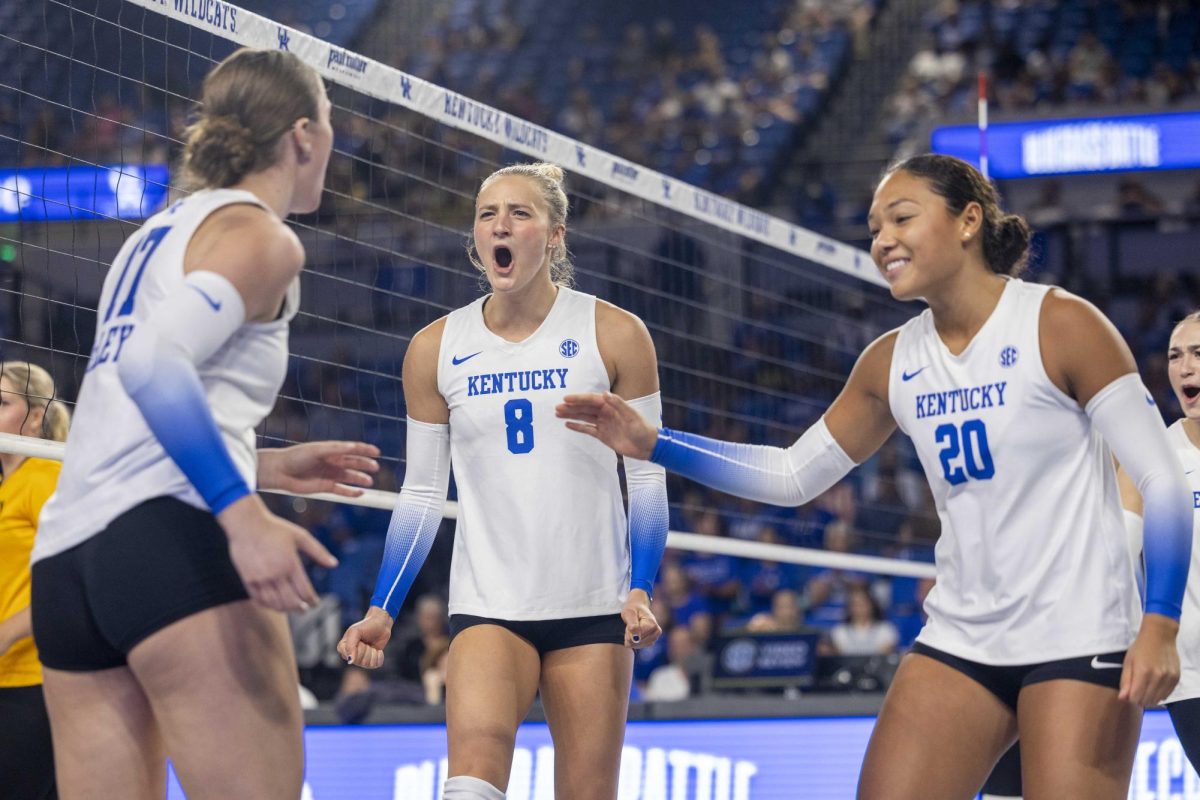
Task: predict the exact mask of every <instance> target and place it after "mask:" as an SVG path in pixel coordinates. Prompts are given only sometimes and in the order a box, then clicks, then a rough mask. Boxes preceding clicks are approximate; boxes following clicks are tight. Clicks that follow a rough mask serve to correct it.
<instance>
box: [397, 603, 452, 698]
mask: <svg viewBox="0 0 1200 800" xmlns="http://www.w3.org/2000/svg"><path fill="white" fill-rule="evenodd" d="M413 620H414V623H415V628H416V630H415V631H412V632H411V633H410V634H409V635H408V636H407V637H406V638H404V639H403V640H402V641H401V646H400V653H399V659H398V660H399V665H398V667H397V670H396V672H397V674H398V675H399V676H400V677H401V678H403V679H405V680H410V681H420V680H422V676H423V674H424V672H425V670H424V669H423V668H422V663H423V661H424V659H425V656H426V654H427V653H430V652H432V651H434V650H436V649H437V648H438V647H439V646H440V645H441V644H442V643H443V642H445V641H447V637H448V636H449V630H448V626H449V622H450V620H449V618H448V617H447V616H446V603H445V601H444V600H442V598H441V597H439V596H438V595H435V594H426V595H421V597H419V598H418V599H417V603H416V609H415V611H414V612H413Z"/></svg>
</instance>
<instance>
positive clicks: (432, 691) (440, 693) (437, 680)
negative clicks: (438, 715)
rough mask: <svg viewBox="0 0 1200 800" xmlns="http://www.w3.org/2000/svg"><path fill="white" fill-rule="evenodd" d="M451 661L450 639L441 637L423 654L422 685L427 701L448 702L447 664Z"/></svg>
mask: <svg viewBox="0 0 1200 800" xmlns="http://www.w3.org/2000/svg"><path fill="white" fill-rule="evenodd" d="M449 661H450V639H449V638H448V637H445V636H443V637H441V638H439V639H436V640H434V641H433V642H432V644H431V645H430V648H429V649H428V650H426V651H425V652H424V653H423V654H422V655H421V663H420V667H421V686H422V688H423V689H424V690H425V702H426V703H428V704H429V705H431V706H440V705H441V704H443V703H445V702H446V665H447V664H448V663H449Z"/></svg>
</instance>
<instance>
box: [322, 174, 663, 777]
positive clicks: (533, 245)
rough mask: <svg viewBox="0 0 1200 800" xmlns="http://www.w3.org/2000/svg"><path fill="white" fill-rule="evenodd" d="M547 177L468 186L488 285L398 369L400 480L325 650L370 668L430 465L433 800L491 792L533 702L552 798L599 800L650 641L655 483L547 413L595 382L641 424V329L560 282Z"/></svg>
mask: <svg viewBox="0 0 1200 800" xmlns="http://www.w3.org/2000/svg"><path fill="white" fill-rule="evenodd" d="M562 179H563V173H562V170H561V169H559V168H558V167H556V166H553V165H551V164H518V165H514V166H511V167H506V168H504V169H501V170H498V171H497V172H495V173H493V174H492V175H491V176H489V177H488V178H487V179H486V180H484V182H483V184H482V186H481V187H480V190H479V194H478V196H477V197H476V200H475V225H474V232H473V248H472V261H473V262H474V263H475V265H476V267H477V268H479V269H480V270H481V271H482V272H483V274H484V275H485V276H486V277H487V280H488V282H489V284H490V285H491V289H492V291H491V294H489V295H487V296H485V297H481V298H479V299H478V300H476V301H475V302H473V303H471V304H470V305H468V306H465V307H463V308H460V309H458V310H457V311H454V312H452V313H451V314H449V315H448V316H446V317H443V318H442V319H440V320H438V321H437V322H435V323H433V324H432V325H430V326H429V327H427V328H425V329H424V330H422V331H420V332H419V333H417V335H416V336H414V337H413V340H412V343H411V344H410V346H409V349H408V354H407V355H406V356H405V359H404V397H405V401H406V403H407V406H408V444H407V461H406V472H405V476H404V488H403V490H402V491H401V495H400V499H399V501H398V503H397V506H396V510H395V512H394V514H393V516H392V521H391V525H390V527H389V530H388V540H387V549H386V552H385V555H384V562H383V566H382V568H381V569H380V573H379V579H378V582H377V583H376V589H375V595H374V597H373V598H372V600H371V608H370V610H369V611H368V612H367V615H366V617H365V618H364V619H363V620H362V621H361V622H358V623H355V624H354V625H352V626H351V627H350V629H349V630H347V632H346V635H345V636H344V637H343V638H342V641H341V642H340V643H339V644H338V651H339V652H340V653H341V655H342V656H343V657H344V658H347V659H348V660H350V661H351V662H352V663H354V664H358V665H359V666H364V667H368V668H372V667H377V666H379V665H380V664H381V663H382V659H383V653H382V650H383V647H384V645H385V644H386V643H387V641H388V638H389V636H390V634H391V628H392V622H393V619H394V617H395V616H396V614H397V613H398V611H399V609H400V605H401V603H402V602H403V600H404V596H405V594H406V593H407V592H408V589H409V587H410V586H411V584H412V580H413V578H414V576H415V575H416V572H417V570H419V569H420V567H421V564H422V563H423V562H424V560H425V557H426V555H427V554H428V552H429V547H430V545H431V543H432V540H433V537H434V535H435V534H436V532H437V528H438V523H439V522H440V521H441V517H442V505H443V503H444V502H445V498H446V488H447V484H448V480H449V474H450V466H451V464H453V466H454V475H455V483H456V485H457V486H458V502H459V512H458V526H457V530H456V533H455V539H454V555H453V561H452V564H451V572H450V604H449V611H450V630H451V637H452V642H451V645H450V660H449V667H448V675H447V685H446V725H447V735H448V738H449V757H450V763H449V770H450V771H449V776H450V777H449V779H448V780H447V781H446V784H445V788H444V797H445V798H446V800H466V799H467V798H472V799H475V798H486V799H489V800H490V799H491V798H502V797H503V796H504V792H503V790H504V789H505V787H507V785H508V779H509V769H510V766H511V762H512V755H513V745H514V741H515V737H516V732H517V727H518V725H520V723H521V721H522V720H523V719H524V718H525V715H526V713H527V712H528V710H529V707H530V704H531V703H532V702H533V699H534V696H535V694H536V693H537V692H539V691H540V692H541V696H542V705H543V707H544V709H545V713H546V720H547V722H548V723H549V726H550V733H551V736H552V737H553V739H554V750H555V755H554V784H555V795H556V796H557V797H564V798H565V797H570V798H576V799H580V798H582V799H585V800H586V798H605V799H606V800H610V799H611V798H614V797H616V791H617V775H618V772H619V768H620V760H621V746H622V742H623V739H624V731H625V716H626V709H627V705H628V699H629V689H630V681H631V678H632V670H633V653H632V651H631V649H630V648H638V647H645V646H647V645H649V644H651V643H653V642H654V640H655V639H656V638H657V637H658V635H659V633H660V630H659V627H658V624H657V622H656V621H655V619H654V615H653V614H652V613H651V612H650V606H649V601H650V592H651V589H652V587H653V583H654V576H655V573H656V572H657V570H658V565H659V562H660V560H661V558H662V551H663V547H664V546H665V544H666V534H667V496H666V482H665V473H664V471H663V469H662V468H661V467H657V466H655V465H652V464H648V463H647V462H645V461H637V460H634V459H626V460H625V474H626V478H627V482H628V486H629V519H628V523H627V522H626V515H625V511H624V509H623V507H622V500H621V489H620V485H619V482H618V476H617V462H616V457H615V456H614V455H613V453H612V451H611V450H609V449H608V448H606V447H604V446H603V445H601V444H599V443H597V442H592V441H589V440H587V439H583V438H581V437H578V436H575V434H572V433H570V432H569V431H567V430H565V429H564V428H563V427H562V426H561V425H560V424H558V421H557V420H556V419H555V418H554V409H555V406H556V405H557V404H558V403H559V402H560V401H561V400H562V398H563V397H564V396H565V395H566V393H567V392H569V391H593V392H595V391H612V392H614V393H616V394H617V395H619V396H622V397H625V398H627V399H629V402H630V407H631V408H633V409H636V411H635V413H640V414H642V415H644V416H645V418H646V419H647V420H649V421H650V424H653V425H656V426H657V425H658V423H659V419H660V417H661V402H660V398H659V394H658V369H657V363H656V359H655V354H654V344H653V342H652V341H651V339H650V335H649V333H648V332H647V330H646V327H645V326H644V325H643V324H642V322H641V320H639V319H638V318H637V317H635V316H633V315H632V314H629V313H627V312H625V311H622V310H620V309H618V308H616V307H615V306H612V305H610V304H608V303H605V302H603V301H600V300H597V299H596V298H594V297H592V296H590V295H586V294H582V293H580V292H577V291H574V290H572V289H570V288H569V286H568V283H569V278H570V269H571V265H570V262H569V261H568V260H567V250H566V238H565V237H566V220H567V197H566V194H565V193H564V191H563V188H562Z"/></svg>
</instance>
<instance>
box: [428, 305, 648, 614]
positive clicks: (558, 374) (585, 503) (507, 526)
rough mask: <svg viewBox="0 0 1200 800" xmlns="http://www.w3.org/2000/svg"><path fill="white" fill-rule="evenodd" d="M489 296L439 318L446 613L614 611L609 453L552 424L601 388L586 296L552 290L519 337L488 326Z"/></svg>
mask: <svg viewBox="0 0 1200 800" xmlns="http://www.w3.org/2000/svg"><path fill="white" fill-rule="evenodd" d="M486 299H487V298H480V299H479V300H476V301H475V302H474V303H471V304H470V305H469V306H465V307H463V308H460V309H458V310H456V311H454V312H452V313H451V314H450V315H449V316H448V317H447V318H446V326H445V329H444V330H443V332H442V343H441V349H440V352H439V355H438V391H439V392H440V393H441V395H442V397H444V398H445V399H446V404H447V405H448V406H449V408H450V463H451V465H452V468H453V472H454V480H455V485H456V486H457V487H458V504H459V506H458V525H457V528H456V532H455V537H454V555H453V560H452V562H451V566H450V606H449V610H450V613H451V614H470V615H473V616H482V617H492V618H496V619H508V620H538V619H557V618H567V617H582V616H592V615H597V614H611V613H617V612H619V611H620V610H621V607H622V605H623V603H624V600H625V597H626V595H627V594H628V592H629V546H628V534H627V533H626V524H625V510H624V506H623V504H622V501H621V488H620V482H619V481H618V478H617V458H616V455H615V454H614V453H613V452H612V450H610V449H608V448H607V447H605V446H604V445H602V444H600V443H599V442H597V441H595V440H594V439H592V438H591V437H590V436H584V435H583V434H579V433H576V432H574V431H571V430H568V429H567V428H566V426H565V425H564V424H563V421H562V420H560V419H558V418H557V417H555V416H554V407H555V406H556V405H557V404H558V403H559V402H561V401H562V398H563V396H564V395H567V394H570V393H574V392H604V391H608V389H609V388H610V386H609V379H608V372H607V370H606V369H605V366H604V361H603V360H602V359H601V357H600V351H599V348H598V347H597V344H596V298H595V297H592V296H591V295H586V294H582V293H580V292H576V291H572V290H570V289H566V288H560V289H559V290H558V296H557V297H556V298H555V301H554V305H553V306H552V307H551V309H550V313H549V314H548V315H547V317H546V319H545V320H544V321H543V322H542V324H541V326H540V327H539V328H538V329H537V331H535V332H534V333H533V334H532V335H531V336H530V337H529V338H527V339H525V340H524V341H522V342H509V341H507V340H505V339H502V338H501V337H499V336H497V335H496V334H494V333H493V332H492V331H490V330H488V328H487V326H486V325H485V324H484V322H483V304H484V301H485V300H486Z"/></svg>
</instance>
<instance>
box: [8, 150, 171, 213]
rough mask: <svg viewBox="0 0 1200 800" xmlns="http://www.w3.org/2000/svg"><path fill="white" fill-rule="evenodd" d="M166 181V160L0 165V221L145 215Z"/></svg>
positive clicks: (161, 199) (157, 203)
mask: <svg viewBox="0 0 1200 800" xmlns="http://www.w3.org/2000/svg"><path fill="white" fill-rule="evenodd" d="M168 183H169V175H168V171H167V165H166V164H111V165H107V166H101V167H88V166H70V167H23V168H21V169H0V222H55V221H64V220H72V219H145V218H146V217H148V216H150V215H151V214H153V213H154V212H156V211H158V210H159V209H160V208H162V207H163V206H164V205H165V204H166V201H167V188H168V186H167V185H168Z"/></svg>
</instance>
